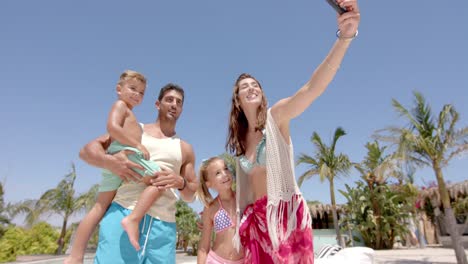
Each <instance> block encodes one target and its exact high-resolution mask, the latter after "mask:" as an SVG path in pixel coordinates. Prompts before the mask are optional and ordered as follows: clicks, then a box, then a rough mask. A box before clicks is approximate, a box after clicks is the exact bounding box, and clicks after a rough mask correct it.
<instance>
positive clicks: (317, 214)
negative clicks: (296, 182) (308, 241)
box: [308, 204, 342, 218]
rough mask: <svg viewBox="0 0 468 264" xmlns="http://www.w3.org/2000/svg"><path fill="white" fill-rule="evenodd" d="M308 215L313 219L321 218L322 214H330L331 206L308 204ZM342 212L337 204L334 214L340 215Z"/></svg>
mask: <svg viewBox="0 0 468 264" xmlns="http://www.w3.org/2000/svg"><path fill="white" fill-rule="evenodd" d="M308 206H309V210H310V214H311V215H312V217H313V218H323V215H324V213H327V214H328V215H331V214H332V206H331V204H308ZM341 212H342V206H341V205H339V204H337V205H336V213H337V214H340V213H341Z"/></svg>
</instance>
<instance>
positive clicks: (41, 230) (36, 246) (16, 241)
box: [0, 222, 59, 262]
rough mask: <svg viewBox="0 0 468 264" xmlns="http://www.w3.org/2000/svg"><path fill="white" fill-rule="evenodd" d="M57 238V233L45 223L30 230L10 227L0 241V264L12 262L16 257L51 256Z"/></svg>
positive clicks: (54, 249)
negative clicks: (0, 263) (1, 263)
mask: <svg viewBox="0 0 468 264" xmlns="http://www.w3.org/2000/svg"><path fill="white" fill-rule="evenodd" d="M58 237H59V232H58V231H57V230H56V229H55V228H54V227H52V226H51V225H50V224H48V223H45V222H40V223H38V224H36V225H34V226H33V227H32V228H30V229H25V228H21V227H10V228H9V229H8V230H7V232H6V233H5V235H4V236H3V237H2V238H1V239H0V262H5V261H14V260H15V259H16V256H17V255H31V254H52V253H54V252H55V251H56V250H57V247H58V245H57V242H56V241H57V239H58Z"/></svg>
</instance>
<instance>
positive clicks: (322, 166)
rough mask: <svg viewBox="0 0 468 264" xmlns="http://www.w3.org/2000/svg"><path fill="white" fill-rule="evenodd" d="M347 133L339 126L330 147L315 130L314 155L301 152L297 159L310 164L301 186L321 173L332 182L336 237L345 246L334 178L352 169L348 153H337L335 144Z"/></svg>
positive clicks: (321, 179)
mask: <svg viewBox="0 0 468 264" xmlns="http://www.w3.org/2000/svg"><path fill="white" fill-rule="evenodd" d="M344 135H346V132H345V131H344V130H343V129H342V128H341V127H338V128H337V129H336V130H335V135H334V136H333V141H332V144H331V146H330V147H328V146H326V145H325V144H324V143H323V142H322V139H321V138H320V136H319V135H318V134H317V133H316V132H314V133H313V134H312V138H311V141H312V143H313V144H314V145H315V148H316V150H315V153H314V157H310V156H308V155H306V154H301V155H300V156H299V158H298V159H297V164H296V165H299V164H302V163H304V164H308V165H309V167H310V168H309V170H307V171H306V172H304V174H302V175H301V176H300V177H299V182H298V183H299V186H301V185H302V183H303V182H304V180H307V179H309V178H310V177H312V176H313V175H319V176H320V181H321V182H323V181H324V180H325V179H327V180H328V181H329V183H330V199H331V204H332V213H333V224H334V227H335V231H336V237H337V240H338V243H339V244H340V245H341V246H342V247H344V241H343V240H342V238H341V232H340V228H339V226H338V216H337V213H336V202H335V185H334V180H335V177H337V176H338V175H340V174H343V175H347V174H348V173H349V171H350V169H351V162H350V161H349V158H348V156H347V155H345V154H342V153H339V154H335V146H336V142H337V141H338V139H339V138H340V137H342V136H344Z"/></svg>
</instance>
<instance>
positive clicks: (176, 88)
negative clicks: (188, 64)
mask: <svg viewBox="0 0 468 264" xmlns="http://www.w3.org/2000/svg"><path fill="white" fill-rule="evenodd" d="M172 90H174V91H176V92H178V93H180V94H181V95H182V103H183V102H184V98H185V96H184V89H183V88H182V87H180V86H179V85H177V84H174V83H168V84H166V85H164V86H163V88H161V90H160V91H159V96H158V101H161V100H162V99H163V97H164V95H166V93H167V92H169V91H172Z"/></svg>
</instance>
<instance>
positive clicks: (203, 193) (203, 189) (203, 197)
mask: <svg viewBox="0 0 468 264" xmlns="http://www.w3.org/2000/svg"><path fill="white" fill-rule="evenodd" d="M215 160H223V159H222V158H220V157H212V158H209V159H207V160H205V161H203V162H202V165H201V166H200V172H199V175H200V186H199V187H198V190H197V194H198V198H199V199H200V201H201V202H202V203H203V204H204V205H205V206H207V207H208V206H210V204H211V203H212V202H213V196H212V195H211V193H210V191H209V190H208V186H206V182H207V181H208V166H210V164H211V163H212V162H213V161H215Z"/></svg>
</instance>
